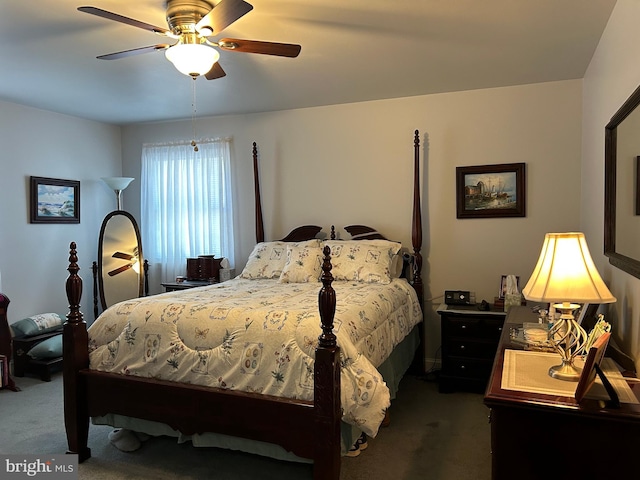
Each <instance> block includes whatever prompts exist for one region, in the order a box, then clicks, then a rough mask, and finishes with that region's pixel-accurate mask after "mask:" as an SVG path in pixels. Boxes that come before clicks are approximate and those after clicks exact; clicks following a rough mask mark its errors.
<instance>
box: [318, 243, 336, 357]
mask: <svg viewBox="0 0 640 480" xmlns="http://www.w3.org/2000/svg"><path fill="white" fill-rule="evenodd" d="M322 253H324V259H323V262H322V277H321V278H320V279H321V280H322V288H321V289H320V293H319V294H318V304H319V306H320V321H321V323H322V325H321V326H322V334H320V336H319V337H318V346H319V347H327V348H330V347H335V346H336V336H335V335H334V333H333V317H334V315H335V313H336V292H335V290H334V289H333V287H332V286H331V283H332V282H333V275H332V274H331V249H330V248H329V247H328V246H325V247H324V249H323V250H322Z"/></svg>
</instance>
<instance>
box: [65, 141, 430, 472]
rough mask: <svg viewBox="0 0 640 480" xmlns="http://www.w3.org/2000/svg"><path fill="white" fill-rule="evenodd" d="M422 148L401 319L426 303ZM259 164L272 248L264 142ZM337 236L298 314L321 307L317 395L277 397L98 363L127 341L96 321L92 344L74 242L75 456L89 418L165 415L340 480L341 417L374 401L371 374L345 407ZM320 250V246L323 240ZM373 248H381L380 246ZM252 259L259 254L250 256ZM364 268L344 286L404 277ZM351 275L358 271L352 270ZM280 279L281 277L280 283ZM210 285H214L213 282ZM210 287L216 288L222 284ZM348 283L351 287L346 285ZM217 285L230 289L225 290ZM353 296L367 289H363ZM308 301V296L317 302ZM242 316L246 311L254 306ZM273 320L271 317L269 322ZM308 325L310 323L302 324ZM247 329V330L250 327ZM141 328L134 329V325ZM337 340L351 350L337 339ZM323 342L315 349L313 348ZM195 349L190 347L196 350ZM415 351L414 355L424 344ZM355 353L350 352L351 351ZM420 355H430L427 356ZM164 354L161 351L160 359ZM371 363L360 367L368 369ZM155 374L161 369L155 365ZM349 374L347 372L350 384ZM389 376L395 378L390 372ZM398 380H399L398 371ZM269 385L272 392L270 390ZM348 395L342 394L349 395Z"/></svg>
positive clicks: (365, 235)
mask: <svg viewBox="0 0 640 480" xmlns="http://www.w3.org/2000/svg"><path fill="white" fill-rule="evenodd" d="M419 146H420V142H419V137H418V131H416V132H415V137H414V195H413V217H412V245H413V254H412V255H411V262H410V265H411V270H412V272H411V274H410V285H411V287H413V289H411V288H409V291H410V292H411V295H412V296H413V298H414V300H413V303H412V305H413V312H411V307H410V306H405V305H402V306H401V307H398V308H397V310H398V311H399V312H401V314H400V317H398V318H399V320H395V319H394V321H392V322H390V323H399V324H405V323H409V322H407V321H406V318H405V317H407V318H408V317H409V316H410V315H409V314H411V313H412V314H413V315H414V316H415V313H416V307H415V306H416V305H418V307H417V310H418V311H419V310H420V309H421V305H422V288H423V287H422V280H421V268H422V257H421V254H420V249H421V243H422V227H421V214H420V192H419V185H420V182H419ZM253 162H254V178H255V196H256V240H257V243H258V245H257V247H258V246H260V245H264V244H265V242H264V230H263V223H262V211H261V205H260V203H261V202H260V188H259V183H258V171H257V147H256V144H255V143H254V144H253ZM320 229H321V227H315V226H309V225H307V226H303V227H299V228H297V229H294V230H293V231H292V232H291V233H290V234H289V235H288V236H287V237H285V238H284V239H283V240H282V241H281V242H283V243H286V242H292V243H291V244H289V245H287V246H286V251H287V254H288V255H289V256H290V257H291V256H292V255H294V252H296V251H297V250H295V248H296V247H292V246H291V245H298V244H301V242H302V243H305V242H308V241H309V240H311V242H312V243H313V242H316V241H315V240H312V239H313V238H314V237H315V236H316V235H317V233H318V232H319V231H320ZM345 229H346V230H347V231H348V232H349V233H350V234H351V235H352V236H353V238H354V239H358V240H357V241H358V242H361V243H362V244H366V245H367V248H369V245H374V243H372V242H383V245H385V247H384V248H386V243H389V242H387V241H386V240H384V237H382V236H381V235H380V234H379V233H377V232H375V231H374V230H373V229H370V228H369V227H365V226H359V225H355V226H351V227H345ZM332 237H334V235H332ZM331 242H333V243H331ZM336 242H341V241H340V240H334V239H333V238H332V239H331V240H330V241H325V243H326V244H325V245H322V242H320V240H317V247H318V249H320V248H322V267H321V271H322V274H321V278H320V281H321V284H322V287H321V288H320V289H319V293H317V305H316V306H315V308H313V309H310V311H309V312H308V313H305V314H302V315H299V316H298V318H299V319H300V318H304V317H306V316H311V318H314V319H315V317H314V315H316V316H317V314H318V312H319V320H320V330H318V333H319V336H318V337H317V341H314V339H313V338H311V341H310V342H309V345H307V347H309V346H310V345H311V350H312V356H313V360H312V361H311V362H310V363H309V364H308V365H309V368H310V372H309V374H308V375H307V377H309V378H310V384H309V386H310V392H311V393H310V397H308V398H302V397H303V396H304V395H302V394H297V393H296V394H293V395H292V396H290V397H283V396H277V395H275V394H272V393H270V391H269V390H264V392H262V391H261V392H262V393H256V392H255V391H241V390H234V389H230V388H227V386H224V387H212V386H210V385H199V384H195V383H184V381H171V380H170V379H169V378H170V377H171V375H170V374H168V375H167V374H150V375H148V377H147V378H145V377H144V376H142V375H145V374H144V373H141V374H140V375H136V374H130V373H131V372H129V371H128V370H127V371H126V372H124V371H123V368H122V365H120V370H119V371H118V370H117V369H116V371H117V372H119V373H113V372H111V371H104V370H100V369H99V368H102V366H101V363H100V361H99V360H96V358H98V357H100V358H107V357H108V359H109V362H102V363H112V364H113V363H114V362H117V360H115V361H114V362H111V360H113V359H115V358H116V355H117V354H118V348H117V347H118V345H119V344H118V342H119V340H113V338H112V339H111V343H105V344H102V345H96V340H95V338H93V337H96V338H99V337H100V334H101V332H104V331H106V330H108V328H103V327H96V328H95V330H96V332H97V333H96V334H94V333H93V332H94V326H93V325H92V340H91V343H90V341H89V333H88V332H87V328H86V323H85V322H84V320H83V317H82V313H81V312H80V305H79V302H80V298H81V294H82V280H81V278H80V277H79V276H78V271H79V267H78V263H77V262H78V258H77V251H76V245H75V243H72V244H71V246H70V256H69V262H70V263H69V268H68V271H69V277H68V278H67V283H66V291H67V297H68V300H69V305H70V312H69V314H68V316H67V322H66V323H65V325H64V340H63V348H64V404H65V412H64V415H65V426H66V430H67V440H68V445H69V450H68V451H69V453H76V454H78V455H79V460H80V462H82V461H84V460H86V459H87V458H89V457H90V456H91V452H90V449H89V447H88V445H87V439H88V429H89V422H90V418H91V417H102V416H105V415H120V416H126V417H132V418H135V419H142V420H146V421H152V422H161V423H162V424H165V425H167V426H169V427H170V428H171V429H173V430H176V431H178V432H181V434H184V435H195V434H201V433H204V432H216V433H218V434H223V435H232V436H235V437H242V438H247V439H251V440H257V441H260V442H268V443H272V444H277V445H280V446H281V447H283V448H284V449H285V450H286V451H290V452H292V453H293V454H295V455H296V456H298V457H302V458H306V459H312V460H313V463H314V468H313V470H314V478H316V479H338V478H339V473H340V454H341V423H342V421H343V420H344V416H345V415H346V412H348V413H349V414H351V410H350V409H352V408H353V409H355V410H354V411H357V414H358V415H359V414H360V413H361V410H359V409H360V408H361V407H364V406H366V405H368V404H369V403H371V402H373V399H369V398H368V397H367V396H366V392H365V394H363V393H362V391H361V390H360V389H359V387H358V386H357V382H359V381H362V378H363V376H362V375H361V376H360V377H357V378H356V379H355V380H354V382H353V383H354V386H355V390H357V393H353V392H350V395H351V396H352V397H358V398H357V399H354V402H353V405H354V406H348V405H346V404H345V398H344V393H345V391H344V386H345V385H346V386H347V387H348V388H350V387H351V384H350V383H349V381H348V380H347V381H346V382H347V383H345V378H347V379H348V378H349V375H352V374H353V375H356V374H354V373H353V371H351V370H349V365H345V364H348V363H349V362H348V361H347V360H349V358H346V359H345V358H341V348H342V349H343V352H342V354H343V355H345V356H347V355H346V353H347V352H349V351H352V350H353V348H354V347H353V346H351V345H350V344H349V343H348V342H347V337H346V335H347V334H348V333H349V331H348V330H347V327H346V326H345V325H346V323H347V322H346V317H345V320H343V321H342V322H341V321H340V320H339V319H337V318H336V308H338V314H339V315H340V314H342V311H343V310H344V309H345V308H346V307H345V305H342V304H340V302H339V301H337V299H336V290H335V288H334V284H336V282H334V275H335V276H336V277H337V280H345V279H346V278H342V277H341V275H342V273H343V272H344V268H345V267H344V264H345V263H348V261H346V257H347V255H345V256H343V257H340V250H341V247H342V245H347V243H346V242H345V243H344V244H339V243H336ZM367 242H368V243H367ZM385 242H386V243H385ZM329 245H331V246H332V248H333V249H334V257H335V258H334V264H333V265H332V252H331V249H330V248H329ZM313 248H316V244H315V243H314V247H313ZM371 248H372V250H375V249H374V248H373V247H371ZM398 248H399V247H398ZM256 251H258V252H260V250H254V253H252V257H253V256H254V254H255V252H256ZM383 251H384V250H383ZM395 253H396V254H397V253H398V251H395ZM255 256H256V257H257V258H258V259H259V260H260V261H262V260H263V259H260V256H259V255H257V254H256V255H255ZM336 256H337V257H336ZM252 257H250V262H251V259H252ZM336 259H337V263H336ZM292 263H293V262H292ZM332 269H333V272H332ZM246 270H247V269H245V271H246ZM245 271H243V275H245ZM358 274H359V273H356V274H355V275H356V276H355V277H348V278H349V279H350V280H351V281H349V282H342V283H341V285H342V284H344V285H346V284H356V283H366V284H370V285H372V287H371V288H373V286H375V287H376V288H378V287H381V285H380V284H385V283H389V284H391V286H392V287H393V288H395V290H396V291H397V290H400V289H401V287H400V286H398V285H399V284H398V283H397V282H396V283H393V282H394V280H391V279H390V280H389V282H385V281H379V279H378V277H377V275H378V274H377V273H376V272H374V273H371V272H369V273H368V275H369V276H368V277H366V280H364V281H363V282H358V280H357V278H356V277H357V275H358ZM243 275H241V276H243ZM251 275H252V274H251V273H249V274H246V275H245V279H244V280H239V281H238V283H242V282H243V281H244V282H245V284H246V282H248V281H251ZM348 275H352V274H351V273H349V274H348ZM362 278H364V277H362ZM353 279H356V280H353ZM383 280H384V278H383ZM303 281H304V280H303ZM226 283H228V282H225V285H226ZM275 283H278V282H277V281H276V282H275ZM285 283H286V282H285ZM401 283H403V284H406V283H407V282H405V281H404V280H403V281H402V282H401ZM225 285H221V286H225ZM314 285H316V283H312V284H311V285H310V286H309V284H307V285H306V286H305V288H307V289H308V288H314V291H315V292H317V289H316V288H315V287H313V286H314ZM295 286H296V287H295V288H296V292H297V293H299V292H300V291H302V290H303V284H302V283H297V284H295ZM204 288H205V289H208V288H210V287H204ZM211 288H212V289H214V288H215V286H214V287H211ZM275 288H279V289H280V290H282V289H283V288H284V287H283V286H282V277H281V280H280V285H278V286H276V287H275ZM340 288H341V289H342V286H341V287H340ZM345 288H346V287H345ZM194 290H200V289H194ZM218 290H221V289H220V288H218ZM254 290H255V289H254ZM345 291H346V290H345ZM203 292H204V290H203ZM183 293H184V292H183ZM191 294H192V295H196V296H197V295H202V292H199V293H196V294H194V293H193V292H192V293H191ZM353 295H356V296H357V295H364V294H361V293H354V294H353ZM385 295H386V294H385ZM285 296H286V295H285ZM353 298H356V297H353ZM362 298H364V297H362ZM150 299H151V300H150ZM149 301H153V297H146V298H145V299H141V300H139V302H149ZM155 301H157V302H161V301H165V302H169V304H171V302H177V301H178V300H177V299H175V298H174V297H170V296H169V294H162V295H158V296H156V299H155ZM306 302H307V304H308V303H309V302H308V299H307V300H306ZM263 303H264V300H263ZM267 303H268V302H267ZM303 303H304V302H303ZM314 303H315V302H314ZM366 303H367V304H370V303H374V304H376V302H370V301H369V300H367V301H366ZM382 303H384V302H382ZM387 303H395V300H393V301H388V302H387ZM337 305H338V307H337ZM112 308H114V307H112ZM115 308H118V306H115ZM141 308H147V309H148V310H147V318H144V319H143V322H142V323H141V324H140V325H142V326H141V327H139V328H140V329H141V330H142V329H143V327H144V324H145V323H146V321H147V320H148V319H149V318H150V317H152V316H153V315H152V314H150V313H149V312H151V310H150V308H152V307H151V306H150V304H148V303H147V304H144V306H143V307H141ZM375 308H376V309H380V308H379V305H375ZM106 313H108V312H105V313H104V314H103V315H105V314H106ZM242 313H243V314H244V313H245V311H243V312H242ZM368 314H369V313H367V315H368ZM361 316H362V311H361ZM101 318H102V316H101ZM420 319H421V314H420ZM134 321H135V320H129V319H128V320H127V322H126V325H127V327H126V328H125V330H126V329H127V328H128V329H129V330H127V332H129V333H131V328H132V327H131V325H137V324H134V323H133V322H134ZM335 321H338V324H335V323H334V322H335ZM174 323H176V322H174ZM252 323H253V320H251V322H247V324H248V325H251V324H252ZM266 323H267V322H266V321H265V324H266ZM299 323H302V322H301V321H300V322H299ZM170 324H171V322H169V321H167V322H164V325H170ZM414 324H415V325H417V326H416V327H413V325H405V327H406V328H407V329H408V330H411V331H415V330H416V329H420V327H421V324H420V323H419V321H418V322H416V323H414ZM103 325H104V322H103ZM158 325H159V323H158ZM178 325H179V324H178ZM314 325H317V323H314ZM100 328H102V330H100ZM171 328H173V327H171ZM212 328H213V327H212ZM265 328H266V327H265ZM246 329H247V330H248V329H249V327H247V328H246ZM278 329H280V327H278ZM272 330H273V329H272ZM133 331H134V332H135V330H133ZM127 332H125V335H127ZM345 332H346V333H345ZM352 333H353V332H351V334H352ZM404 335H405V333H403V334H402V336H404ZM352 336H353V335H352ZM421 336H422V335H420V337H421ZM129 337H131V335H129ZM407 337H408V335H407ZM307 338H308V337H305V342H306V341H307ZM129 339H130V338H129ZM108 340H109V338H107V341H108ZM338 340H339V341H340V344H341V346H342V347H339V346H338ZM378 340H379V339H378ZM401 341H402V338H399V340H398V342H401ZM363 342H364V343H363V344H366V341H363ZM97 343H99V342H97ZM123 343H124V342H123ZM129 343H131V342H129ZM316 345H317V346H316ZM396 345H397V343H396ZM283 346H284V345H283ZM314 347H315V352H313V350H314ZM369 347H370V350H371V351H372V352H374V353H375V350H376V348H378V347H377V346H376V345H371V344H369ZM386 348H387V347H380V349H381V350H385V349H386ZM100 349H102V350H100ZM183 349H184V348H183ZM187 350H189V349H188V348H187ZM114 352H115V353H114ZM194 352H195V347H194ZM413 352H415V347H414V350H413ZM188 353H189V352H188ZM191 353H192V354H193V355H195V354H199V355H202V352H195V353H193V352H191ZM387 353H389V352H387ZM391 353H392V352H391ZM349 356H351V355H350V354H349ZM373 356H375V355H373ZM418 356H419V357H421V355H418ZM158 358H161V357H160V356H159V357H158ZM353 358H355V359H356V362H357V361H359V360H360V354H359V353H358V354H357V355H354V356H353ZM154 360H155V359H154ZM287 360H288V358H287ZM292 360H293V353H292ZM382 360H383V358H382V355H380V361H381V362H382ZM124 362H125V366H126V367H129V366H130V365H129V364H126V360H125V361H124ZM356 362H354V363H356ZM362 362H364V363H366V364H367V365H368V364H369V360H368V359H364V360H362ZM152 363H153V362H148V363H147V364H146V365H144V368H148V367H149V368H155V365H152ZM158 363H162V362H158ZM364 363H361V364H360V365H361V366H362V365H364ZM248 365H249V364H247V366H248ZM383 365H384V364H383ZM365 367H366V366H365ZM132 368H133V367H132ZM363 368H364V367H363ZM405 369H406V368H405ZM192 370H194V369H192ZM196 370H197V369H196ZM245 370H246V369H245ZM356 370H357V374H358V375H360V374H361V370H362V368H360V369H356ZM142 371H143V370H141V372H142ZM150 371H153V372H155V370H150ZM341 371H342V372H343V373H342V376H343V378H342V386H341ZM373 371H374V372H375V373H371V374H369V377H367V378H371V379H372V381H374V382H375V381H376V374H377V372H376V371H375V369H374V370H373ZM123 373H124V374H123ZM200 373H201V372H200ZM245 373H246V372H245ZM402 373H404V370H403V371H402V372H400V373H399V375H400V376H401V375H402ZM345 375H346V377H345ZM381 377H382V376H380V378H381ZM277 380H278V381H280V380H281V379H280V378H277ZM384 380H385V381H386V382H389V380H387V377H386V376H385V377H384ZM188 381H191V380H188ZM397 381H399V378H398V379H397ZM276 383H277V382H276ZM383 383H384V382H383ZM384 388H386V387H384V385H383V386H382V387H381V388H380V389H379V390H384ZM245 390H250V389H245ZM265 392H267V393H266V394H265ZM341 394H343V395H342V397H341ZM301 398H302V399H301ZM381 401H382V400H380V401H378V400H376V402H378V403H377V405H386V406H387V407H388V403H386V404H383V403H379V402H381ZM378 410H382V411H381V412H380V411H378V412H377V414H378V415H379V414H380V413H381V414H382V416H384V410H383V409H380V408H378ZM354 415H356V414H354ZM367 415H368V413H367ZM375 415H376V413H375V412H374V417H375ZM375 418H377V417H375ZM380 421H381V419H380ZM377 426H378V425H369V426H366V427H363V428H369V429H370V431H373V432H374V434H375V432H376V431H377ZM365 431H366V430H365Z"/></svg>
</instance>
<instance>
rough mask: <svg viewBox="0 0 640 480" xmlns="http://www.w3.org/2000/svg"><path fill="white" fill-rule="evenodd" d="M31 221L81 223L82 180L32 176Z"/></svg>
mask: <svg viewBox="0 0 640 480" xmlns="http://www.w3.org/2000/svg"><path fill="white" fill-rule="evenodd" d="M30 190H31V191H30V201H31V205H30V212H31V223H80V182H79V181H77V180H62V179H57V178H45V177H31V189H30Z"/></svg>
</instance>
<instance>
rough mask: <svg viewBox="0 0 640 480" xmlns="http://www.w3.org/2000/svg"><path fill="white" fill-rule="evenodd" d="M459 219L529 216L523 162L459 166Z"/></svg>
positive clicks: (457, 186)
mask: <svg viewBox="0 0 640 480" xmlns="http://www.w3.org/2000/svg"><path fill="white" fill-rule="evenodd" d="M456 214H457V218H495V217H525V216H526V181H525V164H524V163H503V164H496V165H475V166H469V167H456Z"/></svg>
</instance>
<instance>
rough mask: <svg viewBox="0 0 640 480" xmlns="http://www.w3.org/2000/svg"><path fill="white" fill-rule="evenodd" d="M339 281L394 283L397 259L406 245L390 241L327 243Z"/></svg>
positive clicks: (335, 274)
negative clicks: (394, 260)
mask: <svg viewBox="0 0 640 480" xmlns="http://www.w3.org/2000/svg"><path fill="white" fill-rule="evenodd" d="M324 244H325V245H327V246H329V248H330V249H331V265H332V266H333V268H332V270H331V273H332V274H333V278H334V279H335V280H349V281H354V282H363V283H390V282H391V278H392V276H391V271H392V263H393V257H394V256H395V255H396V254H397V253H398V252H399V251H400V248H401V247H402V245H400V244H399V243H396V242H390V241H388V240H327V241H325V242H324Z"/></svg>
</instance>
